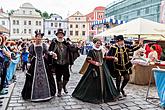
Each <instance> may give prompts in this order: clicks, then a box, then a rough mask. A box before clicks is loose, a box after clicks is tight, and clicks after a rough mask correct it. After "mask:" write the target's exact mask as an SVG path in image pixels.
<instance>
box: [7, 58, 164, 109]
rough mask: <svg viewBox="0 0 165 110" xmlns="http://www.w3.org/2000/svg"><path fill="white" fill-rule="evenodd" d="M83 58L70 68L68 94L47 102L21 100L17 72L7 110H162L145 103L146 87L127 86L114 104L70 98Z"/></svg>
mask: <svg viewBox="0 0 165 110" xmlns="http://www.w3.org/2000/svg"><path fill="white" fill-rule="evenodd" d="M84 58H85V56H81V57H79V58H78V59H77V60H76V62H75V65H74V66H73V67H72V69H73V73H71V77H70V81H69V84H68V86H67V88H68V91H69V93H68V94H67V95H66V94H64V95H63V97H61V98H59V97H54V98H53V99H52V100H50V101H48V102H40V103H33V102H27V101H24V100H22V98H21V90H22V88H23V85H24V80H25V74H24V73H22V72H20V71H18V72H17V74H16V75H17V83H16V86H15V88H14V91H13V94H12V96H11V100H10V102H9V105H8V109H7V110H20V109H28V110H69V109H70V110H162V109H161V108H159V107H158V106H157V103H159V102H158V101H157V100H156V101H155V102H154V101H153V100H152V101H153V103H155V104H156V105H154V104H151V103H149V102H146V101H145V95H146V91H147V86H137V85H132V84H128V85H127V87H126V93H127V94H128V96H127V97H126V98H124V99H121V100H119V101H116V102H109V103H103V104H90V103H85V102H82V101H80V100H77V99H75V98H72V97H71V93H72V92H73V90H74V88H75V86H76V85H77V83H78V81H79V80H80V78H81V75H79V74H78V71H79V69H80V68H81V66H82V63H83V61H84ZM151 90H152V91H151V94H150V95H152V96H157V95H156V94H157V93H156V90H155V87H154V86H153V87H151Z"/></svg>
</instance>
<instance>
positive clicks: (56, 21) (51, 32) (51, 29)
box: [44, 14, 68, 39]
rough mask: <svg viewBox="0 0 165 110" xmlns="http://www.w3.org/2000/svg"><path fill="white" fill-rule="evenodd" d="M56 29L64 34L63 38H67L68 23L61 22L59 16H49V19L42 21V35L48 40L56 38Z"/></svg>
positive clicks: (65, 21)
mask: <svg viewBox="0 0 165 110" xmlns="http://www.w3.org/2000/svg"><path fill="white" fill-rule="evenodd" d="M58 28H62V29H63V31H64V33H65V37H68V21H67V20H66V19H65V20H63V19H62V17H61V16H60V15H57V14H54V15H51V18H50V19H45V20H44V33H45V37H47V38H48V39H53V38H55V37H56V35H55V33H56V32H57V29H58Z"/></svg>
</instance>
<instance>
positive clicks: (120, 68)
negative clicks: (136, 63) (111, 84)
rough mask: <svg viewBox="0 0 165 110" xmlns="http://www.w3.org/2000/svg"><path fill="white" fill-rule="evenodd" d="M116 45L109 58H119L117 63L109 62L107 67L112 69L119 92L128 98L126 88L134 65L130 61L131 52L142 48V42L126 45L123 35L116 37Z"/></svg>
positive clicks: (110, 51) (112, 48) (111, 49)
mask: <svg viewBox="0 0 165 110" xmlns="http://www.w3.org/2000/svg"><path fill="white" fill-rule="evenodd" d="M115 40H116V44H115V45H113V46H112V47H111V48H110V50H109V52H108V56H114V57H117V58H118V61H117V62H113V61H108V62H107V65H108V68H109V69H110V73H111V75H112V76H113V77H115V78H116V87H117V90H118V91H119V92H121V93H122V95H123V96H124V97H126V94H125V91H124V87H125V86H126V85H127V83H128V81H129V79H130V76H129V74H131V73H132V70H131V67H132V63H131V62H130V59H129V52H133V51H135V50H137V49H139V48H140V47H141V46H142V42H143V41H140V42H139V45H136V46H131V45H125V44H124V38H123V36H122V35H118V36H115ZM122 76H123V78H124V80H123V82H122V85H121V87H120V83H121V77H122Z"/></svg>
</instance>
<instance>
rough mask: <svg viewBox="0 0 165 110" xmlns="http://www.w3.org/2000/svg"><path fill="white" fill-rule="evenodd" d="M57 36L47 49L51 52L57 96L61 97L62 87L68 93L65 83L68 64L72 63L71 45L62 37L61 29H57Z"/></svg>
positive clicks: (66, 81)
mask: <svg viewBox="0 0 165 110" xmlns="http://www.w3.org/2000/svg"><path fill="white" fill-rule="evenodd" d="M56 36H57V38H56V39H53V40H52V42H51V44H50V47H49V51H50V53H51V54H52V61H53V63H52V65H53V66H52V67H53V68H55V74H56V82H57V88H58V94H57V96H58V97H61V96H62V95H61V91H62V88H63V90H64V92H65V93H68V91H67V89H66V85H67V83H68V81H69V77H70V74H69V65H73V62H74V59H73V57H72V56H73V53H72V50H73V48H72V45H71V43H70V42H67V41H66V40H65V39H64V36H65V33H64V32H63V29H58V31H57V33H56ZM62 76H63V80H61V78H62Z"/></svg>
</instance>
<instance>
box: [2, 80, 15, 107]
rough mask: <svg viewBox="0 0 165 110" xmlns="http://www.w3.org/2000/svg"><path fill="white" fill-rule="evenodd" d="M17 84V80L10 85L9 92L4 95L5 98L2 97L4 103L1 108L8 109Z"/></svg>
mask: <svg viewBox="0 0 165 110" xmlns="http://www.w3.org/2000/svg"><path fill="white" fill-rule="evenodd" d="M15 85H16V82H15V83H12V84H11V85H9V88H8V94H6V95H2V96H3V97H4V99H1V101H3V103H2V106H1V107H0V110H7V107H8V104H9V102H10V99H11V95H12V93H13V90H14V87H15Z"/></svg>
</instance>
